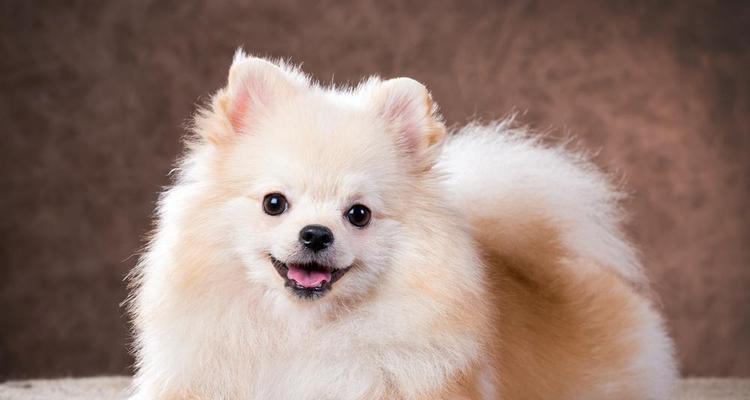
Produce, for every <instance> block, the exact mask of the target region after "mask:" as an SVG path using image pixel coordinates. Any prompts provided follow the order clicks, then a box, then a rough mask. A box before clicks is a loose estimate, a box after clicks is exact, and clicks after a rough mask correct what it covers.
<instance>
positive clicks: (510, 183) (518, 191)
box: [437, 119, 645, 288]
mask: <svg viewBox="0 0 750 400" xmlns="http://www.w3.org/2000/svg"><path fill="white" fill-rule="evenodd" d="M437 168H438V169H439V170H440V171H442V172H443V173H445V174H446V175H447V177H446V178H447V179H446V180H445V184H446V185H447V186H448V187H447V189H448V191H449V192H448V193H451V196H453V199H454V200H455V201H456V202H457V204H456V205H457V206H458V209H459V210H463V212H465V213H466V216H467V217H468V218H469V220H470V221H471V224H472V226H473V227H474V228H475V229H476V230H477V232H476V236H477V238H478V239H479V242H480V243H481V244H482V245H483V246H484V247H485V250H487V251H489V252H499V253H502V255H503V256H511V257H518V258H524V257H528V256H533V254H534V252H537V251H539V249H540V248H543V247H544V246H540V240H543V238H544V237H545V235H544V232H548V231H549V230H551V229H552V230H554V231H555V232H554V235H549V236H550V237H552V236H554V238H555V242H556V244H557V245H558V246H559V248H562V249H564V250H565V252H566V257H573V258H577V259H584V260H588V261H592V262H593V263H594V264H596V265H598V266H601V267H604V268H610V269H612V270H614V271H615V272H616V273H617V274H618V275H620V276H621V277H622V278H623V279H625V280H627V281H629V282H630V283H632V284H633V285H634V286H636V287H639V288H644V286H645V279H644V277H643V273H642V268H641V265H640V263H639V260H638V254H637V252H636V251H635V250H634V248H633V247H632V246H631V245H630V244H629V243H628V241H627V240H626V238H625V235H624V234H623V231H622V229H621V222H622V219H623V214H622V212H621V210H620V208H619V202H620V200H621V199H622V197H623V194H622V193H621V192H619V191H618V190H616V188H615V187H614V186H613V185H612V183H611V182H610V179H609V178H608V177H607V176H606V175H604V174H603V173H602V172H600V171H599V170H598V169H597V168H596V167H595V166H594V165H593V164H591V163H590V162H589V161H587V159H586V157H584V156H583V155H582V154H579V153H575V152H572V151H570V150H568V149H566V148H565V147H564V146H554V147H552V146H547V145H544V144H542V143H540V142H539V140H538V139H534V138H531V137H529V135H528V134H527V132H526V131H525V130H524V129H520V128H515V127H513V120H512V119H508V120H505V121H501V122H495V123H491V124H489V125H479V124H470V125H468V126H466V127H464V128H462V129H460V130H459V131H458V132H455V133H454V134H453V135H451V137H450V138H449V139H448V140H447V142H446V144H445V146H444V149H443V152H442V154H441V156H440V159H439V161H438V165H437ZM549 233H551V232H549ZM488 247H489V248H488Z"/></svg>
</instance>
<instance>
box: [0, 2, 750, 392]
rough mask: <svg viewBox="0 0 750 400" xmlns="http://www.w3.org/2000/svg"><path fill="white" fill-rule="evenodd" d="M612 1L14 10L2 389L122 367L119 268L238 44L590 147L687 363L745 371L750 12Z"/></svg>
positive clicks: (749, 327)
mask: <svg viewBox="0 0 750 400" xmlns="http://www.w3.org/2000/svg"><path fill="white" fill-rule="evenodd" d="M44 3H46V4H44ZM600 3H601V2H585V1H580V2H577V1H549V2H535V1H511V2H489V1H487V2H474V1H463V2H457V1H456V2H452V1H421V2H409V4H408V5H407V4H402V2H398V1H378V0H372V1H355V2H346V3H343V2H342V3H339V2H333V1H316V2H313V1H309V2H299V3H298V4H294V3H292V2H290V1H259V2H249V1H211V2H205V3H198V2H194V1H152V2H150V1H123V2H103V1H89V2H83V1H47V2H41V1H34V2H31V1H28V2H24V1H2V2H1V3H0V4H1V5H0V11H1V12H0V31H1V35H2V36H1V38H0V45H1V46H2V47H1V48H0V50H1V51H2V52H1V53H0V93H2V94H1V96H2V97H1V102H0V126H2V133H0V135H1V137H0V143H1V144H0V171H2V172H1V175H0V192H1V193H2V195H1V197H0V207H1V208H0V209H1V210H2V212H3V216H2V219H1V220H0V243H2V244H1V246H0V267H1V269H0V313H1V314H0V318H1V319H0V379H2V378H9V377H33V376H57V375H67V374H75V375H85V374H103V373H125V372H128V366H129V364H130V362H131V359H130V358H129V356H128V354H127V350H126V342H127V338H128V335H127V330H126V323H125V319H124V318H123V315H122V314H123V310H122V309H121V308H120V307H119V306H118V303H119V302H120V301H121V300H122V299H123V298H124V296H125V288H124V284H123V282H122V280H123V276H124V274H125V273H126V272H127V271H128V269H129V268H131V267H132V266H133V264H134V262H135V257H131V254H133V253H134V252H135V251H136V250H137V248H138V247H139V246H140V245H141V239H140V238H141V237H142V235H143V234H144V233H145V232H146V231H147V229H148V227H149V215H150V213H151V210H152V208H153V203H154V200H155V199H156V193H157V191H158V190H159V188H160V187H161V186H162V185H165V184H166V183H167V182H168V179H167V177H166V174H167V171H168V170H169V169H170V165H171V162H172V160H173V159H174V158H175V156H176V155H177V154H178V152H179V151H180V145H179V138H180V135H181V134H182V132H183V129H182V125H183V123H184V122H185V120H186V119H187V118H188V116H189V115H190V113H191V110H193V109H194V104H195V103H196V102H198V101H200V100H201V99H205V98H206V95H207V94H208V93H209V92H211V91H212V90H215V89H217V88H218V87H219V86H221V85H222V83H223V82H224V79H225V76H226V70H227V67H228V64H229V62H230V58H231V54H232V52H233V50H234V48H235V47H236V46H238V45H244V46H245V48H246V49H248V50H249V51H251V52H253V53H255V54H260V55H273V56H283V57H290V58H291V59H292V60H293V61H295V62H303V61H304V67H305V69H306V70H307V71H308V72H310V73H312V74H314V75H315V76H316V77H318V78H320V79H321V80H324V81H330V80H332V79H333V80H334V81H335V82H339V83H341V82H355V81H356V80H358V79H359V78H360V77H362V76H365V75H368V74H375V73H377V74H382V75H385V76H388V77H392V76H396V75H407V76H411V77H414V78H416V79H418V80H421V81H422V82H424V83H426V84H427V86H428V87H430V88H431V89H432V91H433V94H434V97H435V99H436V100H437V102H438V103H440V104H441V105H442V107H443V110H444V114H445V116H446V118H447V120H448V122H449V123H453V124H462V123H464V122H466V121H467V120H469V119H470V118H473V117H481V118H483V119H489V118H493V117H502V116H504V115H506V114H508V113H509V112H513V111H518V112H520V113H521V121H523V122H525V123H529V124H531V125H533V126H535V127H537V128H539V129H541V130H549V131H551V132H553V134H555V135H558V136H565V135H566V134H568V133H572V134H575V135H577V136H578V137H580V139H581V142H582V144H583V145H584V146H585V147H586V148H588V149H592V150H594V151H598V155H597V156H596V157H595V160H596V162H597V163H598V164H599V165H601V166H602V167H604V168H606V169H607V170H609V171H611V172H613V173H616V174H618V175H620V176H622V177H624V181H625V183H626V185H627V188H628V189H629V190H630V191H631V192H632V193H633V196H632V199H631V200H630V201H629V203H628V207H629V208H630V210H632V214H633V220H632V223H631V225H630V228H629V229H630V232H631V233H632V236H633V237H634V238H635V239H636V240H637V241H638V242H639V243H640V244H641V247H642V249H643V253H644V257H645V260H646V262H647V265H648V268H649V274H650V276H651V277H652V278H653V280H654V286H655V288H656V289H657V291H658V292H659V293H660V295H661V299H662V302H663V308H664V310H665V313H666V315H667V317H668V319H669V324H670V327H671V329H672V332H673V333H674V337H675V339H676V341H677V345H678V348H679V352H680V357H681V359H682V365H683V371H684V373H686V374H688V375H740V376H750V309H749V307H750V246H749V245H748V244H750V206H749V205H748V202H749V200H750V179H749V178H748V173H749V172H750V6H748V4H750V3H748V2H747V1H739V2H734V3H732V2H717V3H719V4H721V5H712V4H711V3H710V2H685V1H668V2H659V4H660V5H656V4H655V3H656V2H640V1H629V2H611V3H608V4H607V5H602V4H600ZM303 5H304V6H303Z"/></svg>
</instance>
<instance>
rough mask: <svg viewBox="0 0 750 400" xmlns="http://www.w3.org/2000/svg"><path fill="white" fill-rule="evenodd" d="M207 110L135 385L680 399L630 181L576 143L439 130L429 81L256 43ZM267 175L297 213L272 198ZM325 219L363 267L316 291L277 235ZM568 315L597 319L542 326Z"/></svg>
mask: <svg viewBox="0 0 750 400" xmlns="http://www.w3.org/2000/svg"><path fill="white" fill-rule="evenodd" d="M194 131H195V133H196V135H195V136H194V137H193V138H191V139H190V141H189V142H188V144H187V152H186V154H185V156H184V158H183V159H182V160H181V161H180V163H179V166H178V172H177V178H176V181H175V183H174V185H173V186H172V187H171V188H170V189H169V190H167V191H166V192H165V193H164V194H163V195H162V197H161V198H160V201H159V205H158V208H157V222H156V229H155V231H154V233H153V237H152V238H151V240H150V242H149V245H148V248H147V250H146V252H145V254H144V255H143V257H142V259H141V261H140V263H139V266H138V268H137V269H136V270H135V271H134V273H133V275H132V276H133V278H132V282H133V296H132V298H131V301H130V310H131V314H132V316H133V321H134V324H135V328H136V342H135V349H136V356H137V374H136V378H135V382H134V386H133V391H134V392H133V396H132V398H133V399H137V400H143V399H496V398H503V399H510V398H519V399H521V398H557V399H561V398H571V399H572V398H578V399H595V398H602V399H603V398H623V399H624V398H632V399H663V398H667V396H668V393H669V390H670V387H671V384H672V381H673V379H674V377H675V366H674V361H673V359H672V347H671V343H670V340H669V339H668V337H667V335H666V333H665V331H664V327H663V323H662V320H661V318H660V317H659V315H658V313H657V312H656V311H654V308H653V306H652V305H651V303H650V301H649V300H648V298H647V296H645V295H644V294H643V293H644V290H643V289H644V288H645V287H646V285H645V280H644V277H643V274H642V272H641V267H640V264H639V262H638V257H637V254H636V253H635V251H634V250H633V248H632V246H631V245H630V244H629V243H628V242H627V241H626V240H625V239H624V236H623V234H622V231H621V229H620V226H619V224H620V219H621V216H620V212H619V210H618V208H617V207H618V205H617V202H618V199H619V194H618V193H617V192H616V191H615V190H614V189H613V188H612V187H611V185H610V184H609V181H608V179H607V178H606V177H605V176H603V175H602V174H600V173H599V172H597V170H596V169H595V168H594V167H593V166H591V164H589V163H587V162H586V161H584V160H583V159H582V158H581V157H579V156H577V155H575V154H574V153H571V152H569V151H566V150H564V149H562V148H548V147H544V146H541V145H539V144H538V143H537V142H536V141H534V140H533V139H530V138H528V137H527V136H526V134H525V133H524V132H522V131H519V130H517V129H514V128H512V127H511V126H510V124H509V123H496V124H491V125H488V126H480V125H470V126H468V127H466V128H464V129H462V130H461V131H459V132H456V133H455V134H453V135H451V136H450V137H449V138H448V139H447V140H443V137H444V136H445V131H444V128H443V126H442V123H441V121H440V119H439V117H438V116H437V114H436V109H435V107H434V106H433V105H432V102H431V99H430V97H429V94H428V92H427V91H426V89H425V88H424V87H423V86H422V85H421V84H419V83H417V82H415V81H413V80H410V79H406V78H399V79H395V80H389V81H381V80H379V79H376V78H373V79H370V80H368V81H365V82H363V83H362V84H361V85H359V86H357V87H355V88H341V89H336V88H325V87H321V86H318V85H317V84H315V83H314V82H312V81H310V80H309V79H308V78H307V77H306V76H305V75H304V74H303V73H301V72H300V71H299V70H297V69H296V68H293V67H290V66H287V65H284V64H283V63H271V62H268V61H265V60H262V59H257V58H252V57H248V56H246V55H245V54H244V53H242V52H241V51H240V52H238V53H237V55H236V57H235V60H234V62H233V65H232V68H231V71H230V75H229V81H228V84H227V87H226V88H224V89H222V90H220V91H219V92H217V93H216V94H215V95H214V97H213V99H212V103H211V104H210V105H209V106H208V107H207V108H206V109H204V110H202V111H201V112H200V113H199V114H198V115H197V116H196V119H195V126H194ZM271 192H281V193H283V194H284V195H285V196H286V197H287V198H288V199H289V203H290V207H289V209H288V211H287V212H286V213H284V214H282V215H280V216H269V215H266V214H264V213H263V211H262V207H261V202H262V199H263V196H264V195H265V194H268V193H271ZM355 202H358V203H362V204H365V205H367V206H368V207H369V208H370V209H371V210H372V211H373V217H372V221H371V222H370V224H369V225H368V226H367V227H365V228H363V229H359V228H355V227H353V226H351V225H350V224H348V222H347V221H346V219H345V218H344V217H343V214H344V213H345V212H346V210H347V209H348V207H350V206H351V205H352V204H353V203H355ZM310 223H316V224H323V225H326V226H328V227H329V228H330V229H331V230H332V231H333V233H334V234H335V238H336V239H335V242H334V246H333V247H332V248H331V249H330V251H329V252H327V253H326V254H327V255H326V259H325V260H326V262H327V263H329V264H331V265H334V266H336V267H345V266H348V265H353V267H352V269H351V270H350V272H348V273H347V274H346V275H344V277H343V278H342V279H341V280H340V281H338V282H336V283H335V284H334V285H333V288H332V290H331V291H330V293H328V294H327V295H326V296H324V297H322V298H320V299H317V300H300V299H298V298H295V297H294V296H292V295H291V294H290V293H289V292H288V291H287V290H286V289H285V288H284V287H283V280H282V278H281V277H280V276H279V275H278V274H277V272H276V271H275V270H274V268H273V266H272V265H271V263H270V261H269V258H268V255H269V254H271V255H273V256H274V257H276V258H278V259H285V258H290V257H292V258H293V257H300V254H301V253H300V250H299V248H298V247H297V238H296V235H297V233H298V231H299V229H300V228H301V227H302V226H304V225H306V224H310ZM542 238H543V240H542ZM506 272H507V274H506ZM548 278H549V279H548ZM506 280H507V282H508V285H506V286H507V290H504V284H503V282H506ZM530 282H531V283H530ZM530 288H533V290H532V289H530ZM569 289H570V290H569ZM577 293H581V296H580V298H578V295H577ZM534 296H537V297H538V298H540V299H545V300H544V301H547V302H549V301H551V300H549V299H550V298H554V299H559V302H558V301H557V300H554V302H553V303H549V304H552V306H553V307H555V309H558V308H557V307H559V309H560V310H563V311H561V312H564V313H568V314H566V315H558V316H547V314H545V310H547V308H545V307H541V308H539V309H537V310H534V309H533V307H536V306H535V305H537V304H542V303H538V302H537V300H535V299H536V298H537V297H534ZM525 298H529V299H530V300H529V301H528V302H526V301H519V299H525ZM539 301H542V300H539ZM544 304H548V303H544ZM610 305H612V306H613V307H614V308H612V309H609V308H608V307H609V306H610ZM527 306H528V307H530V308H528V309H527V308H526V307H527ZM531 313H533V314H534V315H537V316H539V318H535V319H533V320H529V321H530V322H529V323H527V324H526V328H524V329H531V330H533V332H532V334H529V333H528V332H525V331H524V330H523V329H518V330H516V329H515V328H514V327H515V326H518V325H519V322H518V321H521V320H523V318H525V316H526V315H531ZM515 315H518V316H519V317H513V318H511V316H515ZM560 317H567V318H566V319H567V320H571V321H580V323H576V324H574V325H571V327H562V328H560V327H558V328H557V329H554V330H553V329H547V328H546V327H547V325H545V324H546V323H547V322H548V321H550V323H552V322H553V320H554V319H555V318H560ZM610 319H611V321H612V322H611V323H610V322H609V321H610ZM589 320H590V321H593V322H591V326H590V327H589V326H587V324H588V322H587V321H589ZM500 327H502V329H501V328H500ZM581 327H585V328H586V329H585V330H581ZM567 329H569V332H570V334H569V335H567V336H566V332H567V331H566V330H567ZM559 336H562V339H561V340H560V342H561V343H563V344H562V345H561V348H564V350H565V351H557V350H556V349H555V348H554V347H549V348H550V349H551V350H550V351H543V352H542V351H537V350H535V348H536V347H537V346H536V345H537V344H538V345H539V348H541V349H546V348H548V347H545V346H554V344H553V343H554V342H555V340H557V339H555V338H556V337H559ZM531 337H538V338H539V340H538V342H533V341H530V340H528V338H531ZM599 338H601V339H599ZM512 343H519V346H511V345H509V344H512ZM592 343H593V344H594V345H597V346H599V347H600V348H601V351H599V350H597V351H591V348H592ZM584 347H585V348H586V349H587V350H586V351H583V350H581V351H580V352H579V351H578V350H579V349H583V348H584ZM593 347H596V346H593ZM589 357H590V358H589ZM605 359H607V360H608V361H606V362H604V360H605ZM511 360H528V363H525V362H520V361H519V362H517V363H516V362H510V361H511ZM589 360H590V361H591V362H590V363H589ZM532 366H533V368H532ZM532 369H533V371H531V370H532ZM527 370H529V372H526V371H527ZM511 376H512V377H514V378H513V379H509V378H504V377H511ZM516 377H518V378H516ZM540 379H541V380H548V381H549V382H548V383H545V382H539V380H540ZM531 386H535V387H531ZM524 387H527V388H528V389H527V392H524V389H523V388H524ZM553 394H556V395H555V396H553V397H549V396H552V395H553Z"/></svg>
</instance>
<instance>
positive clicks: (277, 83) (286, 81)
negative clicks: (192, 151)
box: [201, 49, 306, 142]
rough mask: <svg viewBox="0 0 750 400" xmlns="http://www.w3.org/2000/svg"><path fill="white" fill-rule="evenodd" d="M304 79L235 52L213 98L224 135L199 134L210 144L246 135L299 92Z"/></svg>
mask: <svg viewBox="0 0 750 400" xmlns="http://www.w3.org/2000/svg"><path fill="white" fill-rule="evenodd" d="M305 79H306V78H305V77H304V75H302V74H301V73H300V72H298V71H296V70H294V69H291V68H288V67H286V66H284V65H277V64H275V63H272V62H270V61H267V60H265V59H262V58H258V57H252V56H248V55H246V54H245V52H244V51H242V49H238V50H237V52H236V53H235V55H234V59H233V61H232V66H231V67H230V69H229V78H228V80H227V86H226V87H225V88H224V89H222V90H220V91H219V92H218V93H217V94H216V97H215V98H214V107H213V108H214V112H216V113H219V114H221V116H222V117H223V122H224V123H222V125H223V126H224V129H221V130H222V131H225V132H216V129H210V128H209V131H205V130H204V129H201V131H202V132H201V133H202V134H203V135H204V136H208V139H209V140H211V141H214V142H216V141H220V140H221V139H222V137H221V136H224V135H241V134H246V133H250V132H251V131H252V129H253V127H254V126H255V124H256V123H257V121H258V120H259V119H260V118H262V117H263V115H264V114H267V113H268V112H269V111H270V110H271V109H272V108H273V107H276V106H278V105H279V104H280V103H282V102H283V101H285V100H286V99H289V98H290V97H292V96H293V95H294V94H295V93H296V92H297V91H298V90H300V89H301V87H302V86H303V85H305ZM226 131H230V132H226Z"/></svg>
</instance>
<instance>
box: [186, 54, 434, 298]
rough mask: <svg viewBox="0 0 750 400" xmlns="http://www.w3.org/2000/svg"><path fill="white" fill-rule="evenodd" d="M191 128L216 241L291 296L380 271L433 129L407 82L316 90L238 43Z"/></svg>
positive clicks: (414, 197) (376, 277)
mask: <svg viewBox="0 0 750 400" xmlns="http://www.w3.org/2000/svg"><path fill="white" fill-rule="evenodd" d="M195 129H196V131H197V132H198V133H199V135H200V137H201V144H200V146H205V147H206V148H209V149H210V151H207V154H209V156H207V158H208V159H210V161H209V162H208V163H209V164H210V165H211V167H210V172H209V173H207V174H206V176H208V177H210V180H211V181H212V184H211V186H212V187H213V188H214V189H212V190H217V191H219V192H220V197H221V198H222V200H221V204H222V205H221V206H220V207H219V208H220V210H217V212H216V213H215V214H214V215H215V218H220V219H221V221H220V222H219V225H221V226H225V227H228V229H229V230H230V232H228V234H227V235H226V237H227V242H228V246H231V250H232V251H233V252H235V253H236V254H239V255H240V258H241V259H242V261H243V262H242V263H243V266H244V267H245V269H246V271H247V274H248V275H247V276H249V278H250V279H251V280H252V281H253V282H256V283H258V284H260V285H263V286H264V287H265V288H266V289H269V290H274V291H276V290H278V291H285V292H287V293H288V295H290V296H291V297H290V298H292V299H295V301H296V300H299V299H305V300H317V299H320V298H322V297H324V296H325V298H335V297H336V296H356V295H360V294H363V293H365V292H367V291H368V290H371V289H372V288H373V287H374V285H376V284H377V283H378V282H379V281H380V280H381V279H384V277H383V275H384V273H385V272H386V271H387V269H388V266H389V263H390V261H391V260H392V257H393V254H394V252H398V251H399V241H400V237H401V236H402V234H403V230H404V229H405V227H404V221H405V220H408V219H409V214H410V212H411V209H412V208H413V207H418V206H419V200H420V199H419V198H418V197H419V191H420V176H423V175H425V174H426V171H428V170H429V169H430V167H431V165H432V163H433V160H434V156H435V153H436V152H437V151H438V150H437V148H438V146H437V144H438V143H440V141H441V139H442V138H443V136H444V135H445V129H444V127H443V125H442V123H441V122H440V120H439V118H438V117H437V116H436V114H435V108H434V107H433V104H432V101H431V99H430V96H429V93H428V92H427V90H426V89H425V87H424V86H423V85H422V84H420V83H418V82H416V81H414V80H411V79H407V78H398V79H392V80H386V81H381V80H379V79H375V78H373V79H370V80H368V81H366V82H364V83H362V84H361V85H359V86H358V87H355V88H347V89H342V90H336V89H331V88H324V87H321V86H319V85H317V84H315V83H313V82H311V81H310V79H309V78H308V77H307V76H305V75H304V74H303V73H301V72H300V71H299V70H298V69H295V68H291V67H288V66H286V65H284V64H283V63H273V62H269V61H266V60H263V59H259V58H254V57H248V56H246V55H245V54H244V53H242V52H241V51H239V52H238V53H237V55H236V56H235V59H234V62H233V64H232V67H231V69H230V72H229V79H228V84H227V86H226V87H225V88H224V89H222V90H220V91H219V92H218V93H217V94H216V95H215V96H214V97H213V103H212V106H211V107H210V108H209V109H207V110H205V111H204V112H202V113H200V114H199V116H198V117H197V118H196V128H195ZM208 223H211V222H210V221H209V222H208ZM285 296H286V295H285ZM287 297H289V296H287Z"/></svg>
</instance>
